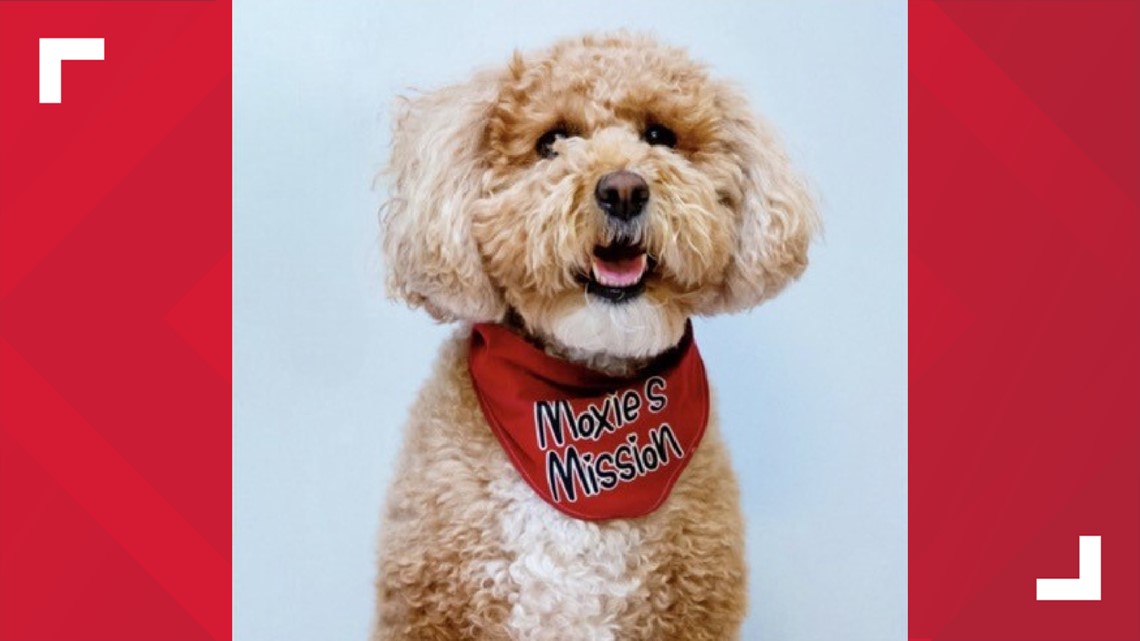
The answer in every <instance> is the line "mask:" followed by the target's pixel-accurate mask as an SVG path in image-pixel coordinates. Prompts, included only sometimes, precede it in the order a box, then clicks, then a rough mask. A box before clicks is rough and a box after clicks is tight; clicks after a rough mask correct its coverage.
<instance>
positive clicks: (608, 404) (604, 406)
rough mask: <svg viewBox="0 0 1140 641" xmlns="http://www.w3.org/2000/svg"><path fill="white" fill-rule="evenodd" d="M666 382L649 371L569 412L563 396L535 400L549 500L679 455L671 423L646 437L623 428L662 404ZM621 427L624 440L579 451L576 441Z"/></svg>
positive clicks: (569, 497) (596, 488)
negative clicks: (636, 384)
mask: <svg viewBox="0 0 1140 641" xmlns="http://www.w3.org/2000/svg"><path fill="white" fill-rule="evenodd" d="M668 403H669V399H668V396H667V395H666V382H665V379H664V378H662V377H660V376H652V377H650V378H649V379H648V380H646V381H645V384H644V385H643V386H641V387H640V388H631V389H627V390H625V391H623V392H618V393H615V394H611V395H609V396H607V397H605V399H604V400H603V401H602V402H601V403H600V404H598V403H591V404H589V405H588V406H586V408H585V409H584V410H582V411H579V412H575V411H574V409H573V408H572V407H571V406H570V402H569V401H565V400H555V401H546V400H543V401H537V402H536V403H535V404H534V431H535V438H536V439H537V440H538V447H539V450H540V451H543V452H546V480H547V483H548V484H549V487H550V494H551V498H553V500H554V501H555V502H561V501H566V502H569V503H573V502H575V501H576V500H578V497H579V496H580V495H581V494H585V495H586V496H596V495H598V494H601V493H603V492H607V491H610V490H613V489H614V488H616V487H618V485H619V484H621V483H628V482H631V481H634V480H636V479H638V478H641V477H643V476H649V475H650V474H653V473H655V472H658V471H659V470H663V469H664V468H666V467H668V466H669V465H670V463H672V462H674V461H677V460H680V459H682V458H684V457H685V451H684V450H683V449H682V448H681V444H680V443H679V442H678V439H677V436H676V434H674V432H673V428H672V427H670V426H669V424H668V423H664V422H663V423H661V424H659V425H657V426H656V427H654V428H652V429H650V430H649V432H648V434H647V435H646V440H644V441H643V440H640V439H639V438H638V434H637V432H635V431H633V430H631V429H629V428H630V426H631V425H632V424H633V423H634V422H635V421H637V420H638V418H639V417H641V416H643V415H644V416H646V417H648V416H650V415H652V414H657V413H660V412H661V411H662V410H664V409H665V407H666V406H667V405H668ZM622 431H627V432H628V434H626V436H625V442H623V443H622V444H621V445H618V446H617V447H616V448H614V449H613V450H611V451H607V452H590V451H582V449H585V448H581V449H580V445H584V444H585V443H588V442H593V441H597V440H599V439H600V438H602V437H603V436H604V435H607V434H616V433H619V432H622Z"/></svg>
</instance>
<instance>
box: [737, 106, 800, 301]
mask: <svg viewBox="0 0 1140 641" xmlns="http://www.w3.org/2000/svg"><path fill="white" fill-rule="evenodd" d="M720 99H721V101H722V105H721V107H722V110H723V112H724V113H726V114H729V118H728V123H727V127H726V129H727V130H728V134H729V136H730V139H731V141H732V142H731V143H730V145H731V146H732V147H733V148H734V150H735V154H734V156H735V160H736V162H738V163H739V172H740V173H739V181H740V193H739V199H738V201H737V202H738V211H737V215H738V223H737V236H736V250H735V253H734V255H733V258H732V262H731V263H730V264H729V267H728V272H727V274H726V278H725V283H724V290H723V293H722V296H721V301H720V305H719V306H718V311H726V312H735V311H741V310H745V309H748V308H750V307H753V306H755V305H759V304H760V303H762V302H764V301H765V300H767V299H769V298H771V297H773V296H775V295H776V294H778V293H779V292H780V290H782V289H783V288H784V286H786V285H787V284H788V283H789V282H791V281H792V280H795V279H796V278H797V277H798V276H799V275H800V274H801V273H803V271H804V268H806V267H807V260H808V258H807V252H808V245H809V244H810V243H811V240H812V238H813V237H814V236H815V235H816V234H818V233H819V231H820V220H819V214H818V213H817V211H816V204H815V200H814V198H813V197H812V195H811V193H810V191H809V190H808V187H807V184H806V183H805V182H804V180H803V178H802V177H801V176H800V175H799V174H798V173H797V172H796V171H795V169H794V168H793V167H792V164H791V162H790V161H789V159H788V156H787V154H786V153H785V151H784V149H783V147H782V145H781V144H780V141H779V139H778V137H777V136H776V135H775V133H774V132H773V131H772V129H771V128H770V127H769V126H768V125H767V123H765V122H763V121H762V120H760V119H759V118H757V117H756V116H755V115H753V113H752V111H751V110H750V108H749V107H748V105H747V102H746V101H745V99H744V98H743V96H741V95H739V94H738V93H737V92H736V91H735V90H734V89H731V88H728V87H725V88H723V93H722V95H721V97H720ZM734 173H735V172H734Z"/></svg>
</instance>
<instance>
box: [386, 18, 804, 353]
mask: <svg viewBox="0 0 1140 641" xmlns="http://www.w3.org/2000/svg"><path fill="white" fill-rule="evenodd" d="M390 172H391V174H392V175H393V183H392V188H391V199H390V200H389V202H388V205H387V209H388V211H387V215H386V217H385V221H384V228H385V237H384V249H385V255H386V260H387V267H388V286H389V290H390V292H391V293H392V294H393V295H395V296H398V297H402V298H403V299H405V300H406V301H408V302H409V303H410V304H411V305H413V306H423V307H425V308H426V309H427V310H428V311H429V312H430V313H431V314H432V315H433V316H435V317H436V318H437V319H440V320H456V319H463V320H471V321H498V320H502V319H503V318H505V317H506V316H507V315H508V313H511V314H512V316H513V317H514V318H517V319H521V321H522V322H523V324H525V326H526V330H527V331H528V332H530V333H531V334H532V335H534V336H536V337H538V338H540V339H541V340H544V341H553V342H554V343H555V344H557V345H559V346H561V347H563V348H566V349H570V350H574V351H576V352H578V353H585V354H602V355H611V356H616V357H628V358H643V357H648V356H652V355H655V354H657V353H659V352H662V351H664V350H666V349H668V348H669V347H671V346H673V345H675V344H676V343H677V341H678V340H680V338H681V335H682V333H683V331H684V326H685V321H686V319H687V318H688V317H689V316H692V315H703V314H713V313H718V312H723V311H737V310H742V309H747V308H749V307H752V306H754V305H757V304H759V303H760V302H762V301H764V300H765V299H767V298H769V297H771V296H773V295H774V294H776V293H777V292H779V291H780V290H781V289H782V288H783V287H784V286H785V285H786V284H787V283H788V282H789V281H790V280H792V279H794V278H795V277H797V276H798V275H799V274H800V273H801V272H802V271H803V270H804V267H805V266H806V264H807V249H808V243H809V241H810V239H811V236H812V234H813V233H814V232H815V231H816V229H817V226H818V223H817V218H816V214H815V210H814V206H813V203H812V200H811V198H810V197H809V194H808V192H807V190H806V189H805V187H804V184H803V182H802V181H801V179H800V178H799V176H798V175H797V174H796V173H795V172H794V171H793V170H792V168H791V166H790V165H789V162H788V158H787V156H786V155H785V153H784V152H783V150H782V149H781V148H780V145H779V143H778V141H777V140H776V138H775V136H774V135H773V134H772V132H771V131H770V130H769V129H768V128H767V127H766V126H765V125H764V124H763V123H762V122H761V121H759V120H758V119H757V118H755V117H754V116H753V114H752V112H751V111H750V110H749V108H748V105H747V104H746V101H745V100H744V98H743V97H742V96H741V95H740V94H739V93H738V92H737V91H736V90H735V89H734V88H732V87H731V86H729V85H727V84H725V83H722V82H718V81H716V80H713V79H711V78H710V77H709V76H708V74H707V73H706V71H705V69H704V68H703V67H702V66H700V65H698V64H696V63H694V62H692V61H691V60H690V59H689V58H688V57H687V55H686V54H685V52H684V51H682V50H680V49H676V48H672V47H667V46H663V45H661V44H659V43H657V42H656V41H654V40H652V39H650V38H648V37H640V36H630V35H627V34H619V35H616V36H607V37H586V38H579V39H575V40H570V41H564V42H561V43H559V44H556V45H555V46H554V47H552V48H551V49H549V50H547V51H545V52H542V53H540V54H537V55H526V56H524V55H520V54H517V53H516V54H515V56H514V58H513V59H512V60H511V61H510V63H509V64H508V65H507V67H506V68H505V69H502V70H497V71H487V72H483V73H480V74H478V75H476V76H475V77H474V78H473V79H472V80H471V81H469V82H467V83H464V84H461V85H455V86H451V87H447V88H444V89H441V90H439V91H436V92H434V93H430V94H426V95H422V96H419V97H416V98H414V99H410V100H406V101H404V103H403V104H402V107H401V109H400V113H399V114H398V117H397V119H396V126H395V133H394V138H393V142H392V153H391V169H390Z"/></svg>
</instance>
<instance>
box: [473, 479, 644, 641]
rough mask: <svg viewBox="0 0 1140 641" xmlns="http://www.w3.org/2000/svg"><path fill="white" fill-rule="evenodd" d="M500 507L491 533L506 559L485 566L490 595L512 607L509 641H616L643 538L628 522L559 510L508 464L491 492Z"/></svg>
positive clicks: (637, 587) (637, 575) (637, 574)
mask: <svg viewBox="0 0 1140 641" xmlns="http://www.w3.org/2000/svg"><path fill="white" fill-rule="evenodd" d="M490 491H491V493H492V496H493V497H494V502H495V503H496V504H497V505H498V506H499V507H500V508H501V509H500V511H499V516H498V521H497V528H496V529H497V531H496V533H495V535H496V536H497V537H498V538H499V544H500V545H501V547H502V550H503V552H504V553H505V556H506V558H507V559H510V560H508V561H501V562H492V563H488V564H487V567H486V568H485V572H486V575H487V576H488V578H489V579H490V582H489V583H488V589H489V590H490V591H491V592H492V593H493V594H494V595H495V596H496V597H499V598H503V597H505V598H506V599H507V600H508V602H510V603H511V610H510V614H509V617H508V619H507V621H506V625H507V627H508V629H509V631H510V633H511V635H512V637H513V638H515V639H519V640H528V641H539V640H546V639H551V640H554V639H558V640H562V641H574V640H576V639H582V640H584V641H585V640H592V641H605V640H610V639H619V638H621V634H620V628H621V626H622V620H621V619H622V617H627V616H629V608H628V607H627V602H628V601H630V600H631V599H635V598H639V597H638V596H637V595H638V593H639V592H640V591H641V589H642V585H643V580H644V577H645V572H646V571H647V568H648V566H649V563H647V559H646V554H647V552H648V550H646V549H645V545H644V543H643V537H642V532H641V531H640V530H639V529H638V528H637V527H636V526H633V525H631V524H630V523H629V522H627V521H610V522H605V523H600V524H599V523H594V522H589V521H582V520H578V519H574V518H571V517H569V516H566V515H564V514H562V513H561V512H559V511H557V510H556V509H554V508H553V507H551V506H550V505H548V504H547V503H545V502H544V501H543V500H542V499H541V498H539V497H538V496H537V495H536V494H535V493H534V491H533V490H532V489H531V488H530V487H529V486H528V485H527V484H526V482H525V481H523V480H522V479H521V478H520V477H519V476H518V474H517V473H516V472H515V470H514V469H512V468H510V467H509V466H507V469H505V470H504V474H503V475H502V476H501V477H499V478H497V479H496V480H495V481H494V482H493V483H492V484H491V487H490Z"/></svg>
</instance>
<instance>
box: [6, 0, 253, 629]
mask: <svg viewBox="0 0 1140 641" xmlns="http://www.w3.org/2000/svg"><path fill="white" fill-rule="evenodd" d="M40 38H103V39H104V49H105V51H104V59H103V60H100V61H71V62H64V63H63V82H62V102H61V103H60V104H40V103H39V90H38V87H39V72H38V65H39V39H40ZM230 99H231V90H230V7H229V4H228V3H225V2H209V1H198V2H10V1H0V641H17V640H19V641H28V640H32V639H53V640H56V641H58V640H60V639H67V640H68V641H79V640H83V639H139V640H142V639H147V640H150V641H154V640H163V639H167V640H174V639H178V640H181V641H186V640H188V639H229V638H230V567H231V558H230V528H231V519H230V497H231V491H230V482H231V474H230V443H231V438H230V415H231V413H230V407H231V404H230V175H231V172H230V153H231V137H230V121H231V120H230Z"/></svg>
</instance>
